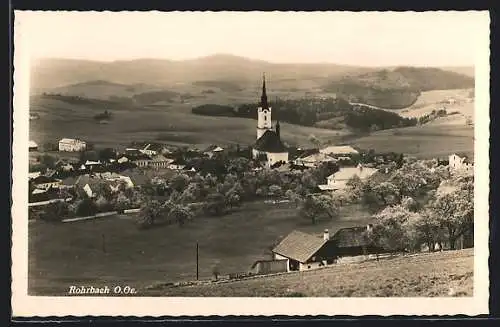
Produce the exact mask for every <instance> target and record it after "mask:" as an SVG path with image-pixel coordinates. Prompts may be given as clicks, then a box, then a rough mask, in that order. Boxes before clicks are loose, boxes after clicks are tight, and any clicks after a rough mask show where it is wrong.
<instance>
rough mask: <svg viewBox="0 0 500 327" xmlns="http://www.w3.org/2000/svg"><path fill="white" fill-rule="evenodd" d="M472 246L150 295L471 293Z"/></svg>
mask: <svg viewBox="0 0 500 327" xmlns="http://www.w3.org/2000/svg"><path fill="white" fill-rule="evenodd" d="M473 272H474V251H473V250H472V249H467V250H460V251H449V252H442V253H432V254H419V255H417V256H409V257H396V258H392V259H381V260H380V261H378V262H377V261H371V262H365V263H351V264H339V265H335V266H332V267H328V268H324V269H320V270H315V271H306V272H294V273H288V274H282V275H278V276H268V277H262V278H255V279H248V280H241V281H233V282H228V283H220V284H217V283H212V284H206V285H198V286H185V287H170V288H169V287H166V288H163V289H162V288H161V287H158V289H156V290H154V289H153V290H150V291H148V292H147V293H148V295H158V296H185V297H192V296H210V297H212V296H213V297H224V296H234V297H254V296H257V297H268V296H272V297H303V296H305V297H389V296H397V297H401V296H404V297H420V296H422V297H435V296H451V294H449V293H450V289H453V292H454V294H453V295H454V296H472V295H473Z"/></svg>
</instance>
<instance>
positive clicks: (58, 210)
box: [40, 202, 69, 222]
mask: <svg viewBox="0 0 500 327" xmlns="http://www.w3.org/2000/svg"><path fill="white" fill-rule="evenodd" d="M68 213H69V208H68V204H67V203H66V202H55V203H50V204H48V205H47V206H46V207H45V208H44V210H43V211H42V213H41V214H40V219H42V220H45V221H50V222H61V221H62V219H63V218H64V217H65V216H67V215H68Z"/></svg>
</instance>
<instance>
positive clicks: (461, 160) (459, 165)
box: [448, 153, 473, 171]
mask: <svg viewBox="0 0 500 327" xmlns="http://www.w3.org/2000/svg"><path fill="white" fill-rule="evenodd" d="M448 167H449V169H450V170H451V171H469V170H473V162H472V160H470V159H469V157H468V156H466V155H465V154H456V153H454V154H452V155H450V156H449V157H448Z"/></svg>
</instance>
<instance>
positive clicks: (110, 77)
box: [31, 54, 470, 97]
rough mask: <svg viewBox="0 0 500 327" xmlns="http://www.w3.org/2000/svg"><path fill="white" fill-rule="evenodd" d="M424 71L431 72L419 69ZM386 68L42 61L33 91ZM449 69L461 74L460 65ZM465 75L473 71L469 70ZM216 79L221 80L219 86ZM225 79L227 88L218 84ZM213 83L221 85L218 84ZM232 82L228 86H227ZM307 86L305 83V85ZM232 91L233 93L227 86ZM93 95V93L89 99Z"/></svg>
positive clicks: (217, 60)
mask: <svg viewBox="0 0 500 327" xmlns="http://www.w3.org/2000/svg"><path fill="white" fill-rule="evenodd" d="M416 69H417V70H422V69H423V70H425V69H427V68H416ZM380 70H383V68H370V67H359V66H348V65H337V64H329V63H318V64H300V63H297V64H280V63H270V62H266V61H261V60H253V59H247V58H243V57H237V56H232V55H225V54H217V55H213V56H208V57H203V58H198V59H192V60H181V61H175V60H167V59H137V60H129V61H113V62H98V61H85V60H73V59H42V60H40V61H38V62H34V63H33V64H32V67H31V90H32V93H40V92H43V91H47V90H49V89H53V88H58V87H62V86H67V85H71V84H80V83H85V82H89V81H99V80H101V81H102V80H105V81H108V82H110V83H115V84H127V85H131V86H134V85H141V84H145V85H152V86H154V87H155V88H157V87H162V88H165V87H172V86H174V85H179V83H181V84H186V83H187V84H190V83H198V84H199V85H200V86H201V85H203V86H210V87H212V86H215V87H223V88H225V89H226V90H238V89H240V88H244V87H247V86H252V85H254V84H255V83H257V84H258V81H259V79H260V76H261V75H262V73H263V72H265V73H266V75H267V76H268V80H269V82H270V83H271V84H272V85H273V88H275V89H281V88H283V89H288V90H290V89H293V88H299V89H311V88H321V87H322V86H323V85H324V84H325V83H327V82H329V81H330V82H332V81H337V80H339V79H341V78H342V77H343V76H358V75H363V74H369V73H370V72H377V71H380ZM450 71H460V67H458V68H457V67H456V68H453V69H452V70H450ZM462 71H464V72H469V73H470V69H469V68H467V67H465V68H463V69H462ZM214 81H216V82H214ZM220 81H224V82H223V83H225V84H218V85H217V83H220ZM214 83H216V84H215V85H214ZM228 83H229V84H228ZM302 83H305V84H304V85H301V84H302ZM227 87H229V89H228V88H227ZM87 96H90V95H87ZM91 97H93V96H91Z"/></svg>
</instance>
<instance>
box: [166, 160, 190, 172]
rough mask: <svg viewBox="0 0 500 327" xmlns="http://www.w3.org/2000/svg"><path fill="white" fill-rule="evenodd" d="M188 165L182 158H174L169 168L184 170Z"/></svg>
mask: <svg viewBox="0 0 500 327" xmlns="http://www.w3.org/2000/svg"><path fill="white" fill-rule="evenodd" d="M185 167H186V165H185V164H184V163H183V162H182V161H180V160H174V161H172V162H171V163H170V164H169V165H168V169H172V170H183V169H184V168H185Z"/></svg>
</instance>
